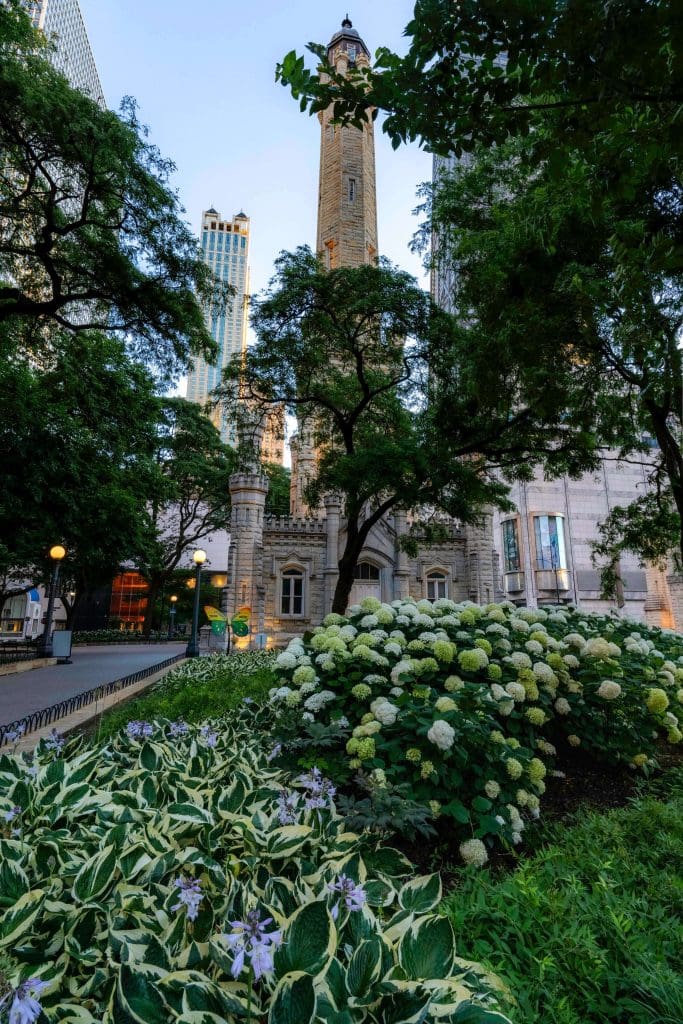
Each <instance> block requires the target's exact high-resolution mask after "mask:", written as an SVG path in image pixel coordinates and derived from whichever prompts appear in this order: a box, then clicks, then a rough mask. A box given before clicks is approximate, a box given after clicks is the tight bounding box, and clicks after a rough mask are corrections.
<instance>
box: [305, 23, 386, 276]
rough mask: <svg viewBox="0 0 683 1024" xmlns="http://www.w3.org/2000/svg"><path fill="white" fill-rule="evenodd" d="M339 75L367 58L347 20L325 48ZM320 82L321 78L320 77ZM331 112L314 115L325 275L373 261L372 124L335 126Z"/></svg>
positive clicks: (320, 246)
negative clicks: (318, 124) (318, 149)
mask: <svg viewBox="0 0 683 1024" xmlns="http://www.w3.org/2000/svg"><path fill="white" fill-rule="evenodd" d="M327 59H328V61H329V62H330V64H332V65H333V67H334V68H335V69H336V70H337V72H338V73H340V74H342V75H345V74H346V73H347V72H348V70H349V69H350V68H353V67H359V68H362V67H368V66H369V63H370V52H369V50H368V48H367V46H366V45H365V43H364V42H363V40H362V39H361V37H360V36H359V35H358V32H357V31H356V30H355V28H353V26H352V24H351V22H350V21H349V19H348V18H345V19H344V21H343V22H342V27H341V29H340V31H339V32H335V34H334V35H333V36H332V39H331V40H330V43H329V45H328V47H327ZM322 78H323V81H324V80H325V76H324V75H323V76H322ZM332 118H333V107H332V106H329V107H328V108H327V109H326V110H324V111H322V112H321V113H319V114H318V120H319V121H320V180H319V185H318V237H317V251H318V253H319V254H321V255H322V256H323V258H324V260H325V263H326V265H327V266H328V267H329V269H330V270H333V269H335V268H336V267H357V266H359V265H360V264H362V263H370V262H372V261H373V260H375V259H376V258H377V192H376V184H375V136H374V126H373V122H372V119H370V118H368V120H367V121H366V122H365V124H364V126H363V128H362V129H359V128H354V127H353V126H351V125H343V126H342V125H335V124H333V121H332Z"/></svg>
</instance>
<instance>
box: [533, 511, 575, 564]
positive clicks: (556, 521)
mask: <svg viewBox="0 0 683 1024" xmlns="http://www.w3.org/2000/svg"><path fill="white" fill-rule="evenodd" d="M534 537H535V539H536V568H537V569H566V568H567V555H566V551H565V545H564V520H563V518H562V516H534Z"/></svg>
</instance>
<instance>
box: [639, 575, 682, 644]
mask: <svg viewBox="0 0 683 1024" xmlns="http://www.w3.org/2000/svg"><path fill="white" fill-rule="evenodd" d="M677 575H678V574H676V573H672V574H670V575H667V574H666V572H665V570H664V569H661V568H659V567H658V566H656V565H653V564H652V562H646V563H645V584H646V586H647V597H646V598H645V621H646V622H647V624H648V626H660V627H667V626H672V627H673V623H674V622H676V623H677V625H676V626H675V627H673V628H676V629H678V628H680V627H681V625H683V619H682V617H681V614H680V612H683V606H681V607H680V609H679V610H678V614H677V608H676V604H677V600H676V591H677V589H678V586H677V582H676V580H677Z"/></svg>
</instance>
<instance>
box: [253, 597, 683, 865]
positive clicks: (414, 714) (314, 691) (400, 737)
mask: <svg viewBox="0 0 683 1024" xmlns="http://www.w3.org/2000/svg"><path fill="white" fill-rule="evenodd" d="M275 667H276V670H277V672H278V675H279V685H277V686H275V687H274V688H273V689H272V691H271V694H270V699H271V704H272V706H273V708H274V710H275V714H276V716H277V718H276V732H277V733H278V734H279V738H280V739H281V741H282V744H283V748H284V753H283V757H284V760H283V761H282V763H283V764H287V763H291V758H292V754H293V755H294V757H296V758H301V757H302V750H303V756H304V757H306V756H311V755H313V756H315V757H316V758H318V757H319V756H322V757H324V758H325V762H326V770H327V771H328V772H330V773H331V774H332V775H333V777H334V778H335V779H337V780H338V781H340V782H344V783H347V782H350V783H351V784H353V783H354V781H358V780H359V781H360V782H361V783H362V784H363V785H365V786H367V787H369V788H370V790H371V792H372V791H374V792H375V793H378V792H381V791H383V790H386V789H387V788H390V787H391V786H399V787H402V789H401V791H402V792H403V791H405V790H406V789H407V790H408V791H409V793H410V795H411V797H412V798H413V799H414V800H416V801H419V802H420V803H421V804H422V805H424V806H427V807H429V809H430V810H431V812H432V814H433V815H434V817H435V818H436V817H446V818H450V819H451V828H452V831H453V834H454V835H455V836H457V837H458V839H459V841H460V852H461V854H462V857H463V859H464V860H465V861H466V862H467V863H473V864H478V865H480V866H481V865H482V864H483V863H485V861H486V860H487V857H488V849H489V848H490V847H491V846H492V845H494V844H496V843H499V844H503V845H508V846H509V845H517V844H519V843H521V842H522V831H523V829H524V826H525V822H526V820H527V819H528V818H529V817H537V816H538V815H539V813H540V810H541V800H542V795H543V793H544V791H545V777H546V775H547V774H548V772H551V771H553V770H554V766H555V759H556V754H557V750H558V747H559V746H560V745H562V746H566V747H568V748H569V747H579V746H581V748H582V749H583V750H587V751H588V752H589V753H591V754H592V755H593V756H594V757H595V758H597V759H602V760H603V761H606V762H608V763H615V762H621V763H623V764H624V765H625V766H628V768H630V769H631V770H644V771H646V772H647V771H648V770H649V768H650V767H652V766H653V765H654V764H655V760H654V756H655V753H656V749H657V744H658V743H663V744H667V743H671V744H676V743H679V742H680V741H681V739H682V738H683V734H682V731H681V723H682V722H683V636H681V635H680V634H677V633H673V632H672V631H667V630H661V629H648V628H647V627H646V626H644V625H642V624H640V623H635V622H632V621H626V620H622V619H618V618H610V617H606V616H597V615H589V614H585V613H581V612H578V611H575V612H571V611H565V610H553V611H548V610H545V609H541V608H538V609H529V608H518V607H516V606H515V605H513V604H511V603H507V602H506V603H503V604H489V605H486V606H485V607H480V606H478V605H474V604H471V603H470V602H463V603H461V604H455V603H454V602H452V601H448V600H438V601H435V602H434V603H433V604H432V603H430V602H429V601H418V602H415V601H412V600H407V601H395V602H394V603H393V604H391V605H389V604H380V602H379V601H377V600H375V599H374V598H367V599H366V600H365V601H363V602H362V604H361V605H356V606H353V607H352V608H351V609H350V610H349V615H348V618H343V617H342V616H340V615H328V616H327V618H326V619H325V621H324V623H323V625H322V626H320V627H318V628H316V629H315V630H314V631H313V633H312V634H307V636H306V637H304V638H301V639H295V640H293V641H291V643H290V644H289V646H288V648H287V650H286V651H283V652H282V653H281V654H279V655H278V657H277V660H276V662H275ZM287 758H289V761H288V760H287ZM318 763H320V761H319V760H318Z"/></svg>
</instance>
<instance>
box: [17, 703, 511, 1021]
mask: <svg viewBox="0 0 683 1024" xmlns="http://www.w3.org/2000/svg"><path fill="white" fill-rule="evenodd" d="M269 717H270V712H269V711H268V710H266V711H254V710H252V709H251V708H243V709H242V710H240V711H239V712H237V713H235V714H233V716H232V717H231V718H230V719H226V720H223V721H221V722H206V723H204V724H203V725H201V726H198V727H189V726H188V725H187V723H184V722H177V721H176V722H168V721H152V722H144V721H135V722H133V723H132V728H130V729H128V730H124V731H122V732H121V733H120V734H118V735H117V736H116V737H115V738H114V739H112V740H110V741H109V742H108V743H107V744H106V745H105V746H103V747H99V748H98V747H90V746H87V745H85V744H84V742H83V740H82V739H78V740H70V741H68V742H67V744H66V746H63V747H61V746H60V747H55V745H54V744H52V745H46V744H45V743H44V742H43V743H41V745H40V746H39V747H38V750H37V752H36V754H35V757H34V759H33V761H32V762H29V761H27V760H26V759H19V758H16V757H14V756H10V755H5V756H3V757H1V758H0V814H1V815H2V819H1V820H2V821H3V827H2V838H0V902H1V904H2V908H3V913H2V918H1V920H0V955H2V953H3V951H4V953H6V954H8V955H9V956H10V957H11V963H12V968H11V970H10V972H9V976H8V977H7V978H5V979H4V980H5V981H6V983H7V984H6V987H5V990H4V991H0V1018H2V1017H3V1015H4V1014H5V1013H9V1019H10V1020H11V1021H12V1022H13V1024H18V1022H21V1024H30V1022H32V1021H36V1020H38V1019H40V1020H41V1021H42V1020H48V1021H54V1022H60V1024H96V1022H97V1024H100V1022H102V1024H132V1022H140V1024H170V1022H177V1024H221V1022H223V1024H225V1022H228V1024H229V1022H249V1021H252V1022H254V1024H255V1022H257V1021H258V1022H265V1021H266V1020H268V1021H269V1022H270V1024H309V1022H319V1024H334V1022H336V1024H356V1022H359V1024H373V1022H375V1024H380V1022H389V1021H394V1022H397V1024H398V1022H399V1021H440V1022H448V1021H452V1022H460V1024H466V1022H467V1024H493V1022H500V1024H504V1022H505V1021H506V1020H507V1018H506V1017H504V1016H503V1015H502V1014H500V1013H498V1012H497V1011H496V1010H495V1005H496V999H495V991H496V982H495V979H492V978H488V977H487V976H486V975H485V973H484V972H483V971H482V970H480V969H479V968H478V967H477V966H476V965H472V964H470V963H468V962H465V961H461V960H459V959H458V958H457V956H456V950H455V942H454V935H453V931H452V926H451V924H450V923H449V921H448V920H447V919H446V918H444V917H441V916H438V915H437V914H436V912H435V911H436V908H437V906H438V904H439V902H440V899H441V885H440V882H439V879H438V876H436V875H430V876H425V877H420V878H413V877H411V865H410V864H409V862H408V861H407V860H405V858H404V857H403V856H402V855H401V854H400V853H398V852H397V851H395V850H393V849H389V848H386V847H385V848H382V847H379V846H377V845H376V844H375V845H373V846H368V844H367V842H366V843H365V844H364V845H363V847H362V848H361V845H360V840H359V837H358V836H356V835H354V834H352V833H349V832H347V831H345V828H344V823H343V819H341V818H340V817H339V816H338V815H337V813H336V811H335V808H334V798H335V787H334V785H333V784H332V783H331V782H330V781H329V780H328V779H327V778H325V777H324V776H323V775H322V774H321V772H320V771H319V770H318V769H317V768H312V769H310V770H308V771H306V772H304V773H302V774H300V775H298V776H296V777H291V776H287V775H285V774H284V773H283V772H281V771H279V770H278V769H276V768H275V767H274V763H275V759H274V752H273V751H272V750H271V749H270V744H269V743H268V742H267V741H264V735H265V734H264V728H265V724H266V721H267V719H268V718H269ZM275 753H276V752H275Z"/></svg>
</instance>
